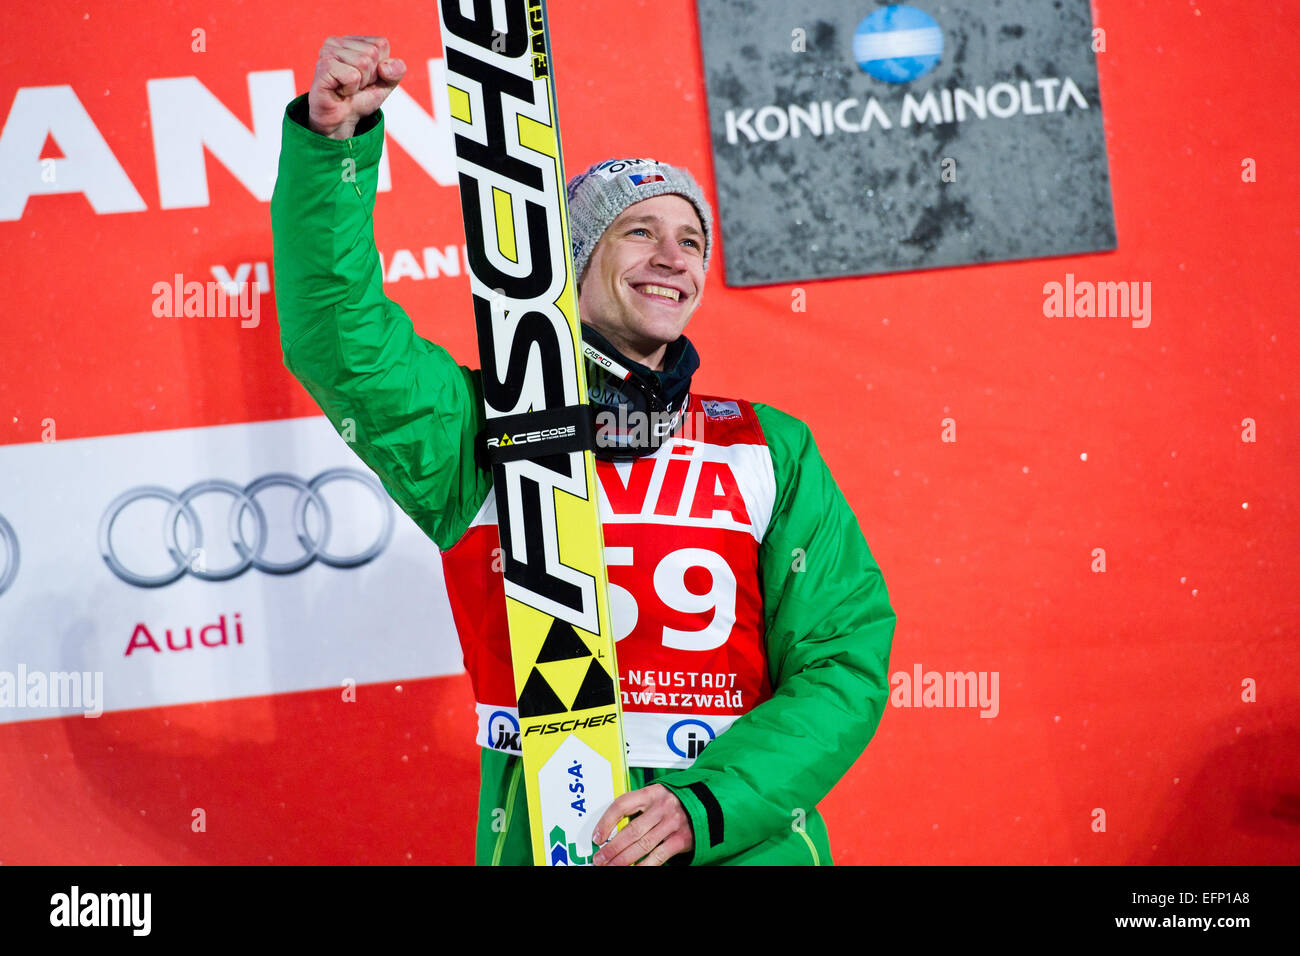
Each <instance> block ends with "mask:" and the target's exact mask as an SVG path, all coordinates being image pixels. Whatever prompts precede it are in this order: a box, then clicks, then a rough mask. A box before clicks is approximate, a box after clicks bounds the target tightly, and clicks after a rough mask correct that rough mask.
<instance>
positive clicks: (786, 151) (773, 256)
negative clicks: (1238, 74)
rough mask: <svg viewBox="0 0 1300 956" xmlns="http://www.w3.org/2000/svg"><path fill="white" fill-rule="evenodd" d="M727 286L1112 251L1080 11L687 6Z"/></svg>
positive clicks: (961, 2)
mask: <svg viewBox="0 0 1300 956" xmlns="http://www.w3.org/2000/svg"><path fill="white" fill-rule="evenodd" d="M697 3H698V9H699V16H700V34H701V39H702V43H703V46H704V66H705V75H706V82H707V86H708V98H709V119H710V125H711V128H712V139H713V155H714V172H715V174H716V177H717V188H718V200H719V205H720V207H721V210H720V211H721V219H722V229H723V234H724V237H725V249H726V281H727V283H728V284H730V285H759V284H763V283H773V282H793V281H798V280H801V279H815V278H829V277H834V276H852V275H869V274H873V273H881V272H896V271H903V270H909V269H928V268H934V267H936V266H952V265H965V264H969V263H976V262H996V261H1000V260H1008V259H1028V258H1038V257H1046V256H1059V255H1070V254H1075V253H1081V252H1094V251H1100V250H1107V249H1113V248H1115V225H1114V216H1113V213H1112V210H1111V197H1110V178H1109V174H1108V170H1107V164H1106V142H1105V135H1104V133H1103V129H1102V115H1101V99H1100V96H1099V93H1098V88H1097V65H1096V56H1097V51H1102V50H1104V48H1105V35H1104V32H1101V31H1094V26H1093V23H1092V18H1091V14H1090V12H1089V7H1088V0H1058V2H1056V3H1052V4H1049V3H1044V2H1042V0H1001V2H1000V3H997V4H994V3H992V2H989V0H948V2H944V3H928V4H916V5H904V4H889V5H885V4H880V3H872V2H850V0H806V2H802V3H798V4H791V3H789V2H788V0H697Z"/></svg>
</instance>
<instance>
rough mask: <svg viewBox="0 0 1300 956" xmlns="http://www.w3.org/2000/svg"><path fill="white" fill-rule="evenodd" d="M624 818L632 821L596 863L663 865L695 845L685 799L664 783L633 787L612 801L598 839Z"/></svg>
mask: <svg viewBox="0 0 1300 956" xmlns="http://www.w3.org/2000/svg"><path fill="white" fill-rule="evenodd" d="M624 817H631V820H630V821H629V822H628V825H627V826H625V827H624V828H623V829H622V830H620V831H619V833H618V836H616V837H615V838H614V839H613V840H611V841H610V842H609V843H608V844H606V845H605V846H604V847H602V848H601V850H600V852H599V853H597V854H596V858H595V859H594V860H593V861H592V862H593V863H594V864H595V865H596V866H631V865H632V864H634V863H636V861H637V860H641V864H640V865H641V866H662V865H663V864H664V863H666V862H667V861H668V858H669V857H671V856H676V855H677V854H678V853H685V852H686V851H688V850H692V849H694V848H695V834H694V833H692V832H691V820H690V818H689V817H688V816H687V815H686V810H685V809H684V808H683V807H682V802H681V801H680V800H678V799H677V797H676V795H675V794H674V793H673V792H672V791H671V790H669V789H668V788H667V787H665V786H663V785H662V784H658V783H654V784H651V785H650V786H648V787H642V788H641V789H640V790H633V791H631V792H630V793H625V794H623V796H621V797H619V798H618V799H617V800H615V801H614V802H613V803H611V804H610V805H609V809H608V810H606V811H605V813H604V815H603V816H602V817H601V818H600V819H599V820H598V821H597V822H596V834H595V835H596V837H597V842H600V841H599V838H600V837H605V836H608V834H609V833H610V831H611V830H613V829H614V826H615V824H617V823H618V821H619V820H621V819H623V818H624ZM642 857H644V858H645V859H642Z"/></svg>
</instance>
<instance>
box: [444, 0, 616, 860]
mask: <svg viewBox="0 0 1300 956" xmlns="http://www.w3.org/2000/svg"><path fill="white" fill-rule="evenodd" d="M462 6H463V5H462V3H461V2H460V0H440V4H439V10H440V14H441V24H442V41H443V48H444V50H445V51H446V58H447V59H446V62H447V87H448V97H449V103H450V107H451V116H452V130H453V133H454V137H455V146H456V164H457V170H458V172H459V175H460V197H461V208H462V211H463V212H464V216H465V238H466V240H467V247H468V248H467V252H468V260H469V271H470V286H471V291H472V293H473V300H474V319H475V323H476V327H477V330H478V342H479V358H480V361H481V364H482V368H483V399H484V404H485V407H486V419H487V427H486V430H485V433H484V435H483V436H482V449H483V454H484V455H485V456H486V459H487V461H488V462H490V464H491V467H492V481H493V488H494V491H495V494H496V504H497V524H498V529H499V532H500V535H501V557H502V569H503V573H504V575H505V594H506V616H507V620H508V622H509V627H510V649H511V655H512V657H513V663H514V677H515V692H516V694H517V696H518V701H519V724H520V727H519V730H520V734H519V739H520V745H521V748H522V750H523V762H524V779H525V782H526V787H527V792H528V816H529V821H530V823H531V828H532V841H533V859H534V862H535V863H537V864H538V865H546V866H558V865H575V864H587V863H590V861H591V857H592V856H593V855H594V852H595V850H594V845H593V843H592V839H591V837H592V832H593V830H594V828H595V825H596V821H597V820H598V819H599V818H600V815H601V814H602V813H603V812H604V810H605V808H606V807H608V805H609V804H610V802H611V801H612V800H613V799H614V798H615V797H617V796H618V795H620V794H622V793H624V792H625V791H626V790H627V786H628V783H627V752H626V749H625V747H624V743H623V728H622V722H623V721H622V708H621V706H620V698H619V693H618V684H617V675H618V667H617V665H616V663H615V659H614V637H613V631H612V629H611V627H610V619H609V606H608V593H609V588H608V583H607V578H606V572H605V563H604V538H603V535H602V533H601V525H600V513H599V505H598V499H597V493H596V463H595V458H594V456H593V455H592V447H593V444H594V434H595V430H594V428H593V427H592V419H591V407H590V405H588V403H587V384H586V374H585V369H584V367H583V361H584V359H583V354H582V335H581V329H580V326H579V324H578V300H577V281H576V278H575V276H574V274H573V257H572V254H571V252H570V246H569V212H568V204H567V201H566V196H565V180H564V164H563V162H562V159H561V153H560V127H559V120H558V117H557V115H556V109H555V85H554V75H553V70H552V63H551V50H550V39H549V35H548V33H547V25H546V6H545V3H544V2H543V0H505V3H504V11H503V12H504V15H503V16H501V17H496V16H494V15H493V9H494V8H498V9H500V5H499V4H498V3H494V2H492V0H473V2H472V3H471V4H469V5H467V6H468V7H469V8H471V9H472V11H473V12H472V13H471V14H466V13H465V12H464V11H463V9H462Z"/></svg>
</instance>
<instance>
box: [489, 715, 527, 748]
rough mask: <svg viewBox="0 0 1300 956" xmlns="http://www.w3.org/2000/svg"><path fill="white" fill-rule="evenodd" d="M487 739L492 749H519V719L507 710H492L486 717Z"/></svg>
mask: <svg viewBox="0 0 1300 956" xmlns="http://www.w3.org/2000/svg"><path fill="white" fill-rule="evenodd" d="M487 739H488V743H489V744H490V745H491V747H492V749H493V750H511V751H515V752H518V751H519V721H518V719H516V717H515V715H514V714H512V713H510V712H509V711H508V710H497V711H493V712H492V715H491V716H490V717H488V719H487Z"/></svg>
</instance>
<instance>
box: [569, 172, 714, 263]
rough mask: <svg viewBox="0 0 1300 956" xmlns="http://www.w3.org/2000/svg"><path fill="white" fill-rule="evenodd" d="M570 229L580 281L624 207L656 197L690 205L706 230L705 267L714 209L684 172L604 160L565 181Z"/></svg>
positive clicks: (710, 247) (711, 249) (711, 238)
mask: <svg viewBox="0 0 1300 956" xmlns="http://www.w3.org/2000/svg"><path fill="white" fill-rule="evenodd" d="M567 191H568V195H569V230H570V238H571V239H572V241H573V267H574V269H575V270H576V271H577V274H578V281H579V282H581V281H582V276H583V273H584V272H586V271H587V262H588V261H589V260H590V259H591V252H592V250H593V249H595V248H596V243H597V242H599V241H600V237H601V236H603V235H604V234H605V230H606V229H608V228H609V225H610V223H612V222H613V221H614V220H615V219H617V218H618V217H619V215H620V214H621V213H622V212H623V210H624V209H626V208H627V207H628V206H631V205H632V204H633V203H638V202H640V201H641V200H643V199H651V198H653V197H654V196H665V195H670V194H672V195H678V196H681V197H683V198H684V199H687V200H689V201H690V203H691V205H693V206H694V207H695V211H696V213H698V214H699V217H700V224H701V225H703V226H704V268H705V269H706V270H707V269H708V268H709V255H710V254H711V253H712V252H713V210H712V209H710V208H709V201H708V200H707V199H705V198H704V192H703V190H701V189H700V184H699V183H697V182H696V181H695V178H694V177H693V176H692V175H691V174H690V173H689V172H688V171H687V170H685V169H682V168H680V167H678V166H670V165H669V164H668V163H661V162H659V161H658V160H654V159H607V160H605V161H604V162H603V163H596V165H594V166H591V167H590V168H588V169H587V171H586V172H583V173H579V174H578V175H577V176H574V177H573V178H572V179H570V180H569V186H568V190H567Z"/></svg>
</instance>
